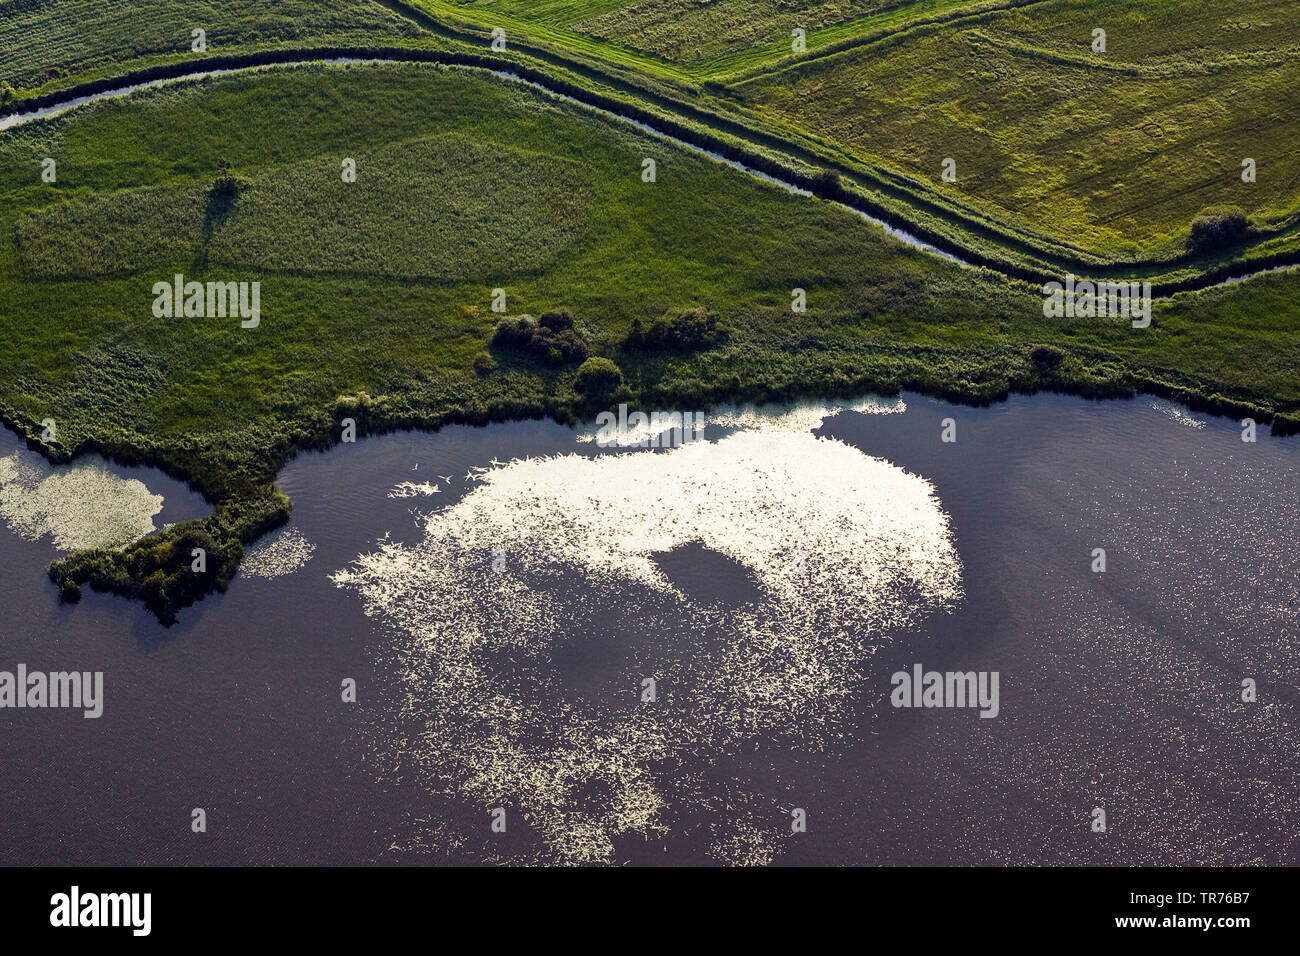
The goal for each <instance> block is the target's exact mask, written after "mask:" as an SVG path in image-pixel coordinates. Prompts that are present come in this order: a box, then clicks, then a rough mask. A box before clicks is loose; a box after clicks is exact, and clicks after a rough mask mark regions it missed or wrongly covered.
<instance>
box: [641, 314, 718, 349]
mask: <svg viewBox="0 0 1300 956" xmlns="http://www.w3.org/2000/svg"><path fill="white" fill-rule="evenodd" d="M726 337H727V329H726V327H725V326H724V325H723V324H722V323H721V322H719V321H718V317H717V316H716V315H714V314H713V313H712V312H710V311H708V310H707V309H699V308H696V309H690V310H688V311H686V312H683V313H682V314H681V315H678V316H673V317H672V318H668V317H664V318H662V319H655V321H654V322H653V323H651V325H650V327H649V328H644V327H643V326H642V325H641V321H640V320H639V319H633V320H632V330H631V331H630V332H629V333H628V335H627V338H626V339H625V340H624V343H623V344H624V345H625V346H626V347H627V348H630V349H645V350H651V349H664V350H671V351H677V352H685V351H688V350H691V349H698V348H704V347H706V346H710V345H716V344H718V343H719V342H721V341H722V340H723V339H725V338H726Z"/></svg>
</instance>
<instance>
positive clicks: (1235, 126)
mask: <svg viewBox="0 0 1300 956" xmlns="http://www.w3.org/2000/svg"><path fill="white" fill-rule="evenodd" d="M1216 11H1217V12H1216ZM1094 27H1101V28H1103V29H1106V30H1107V52H1106V53H1104V54H1101V53H1093V52H1092V50H1091V49H1090V46H1089V44H1090V43H1091V39H1092V29H1093V28H1094ZM737 91H738V94H739V95H740V96H741V97H742V98H743V100H744V101H745V103H746V104H747V105H749V106H750V107H751V108H753V109H756V110H759V111H761V112H771V113H775V114H776V115H779V116H780V117H781V118H783V119H784V120H785V121H787V122H789V123H791V124H792V125H795V126H798V127H801V128H804V129H806V130H808V131H810V132H812V133H814V134H816V135H818V136H820V137H822V138H824V139H826V140H828V141H831V142H833V143H836V144H839V145H842V146H844V147H846V148H848V149H850V150H851V151H852V152H853V153H854V154H855V155H857V156H860V157H862V158H867V159H870V160H872V161H876V162H879V163H882V164H884V165H885V166H887V167H889V168H892V169H895V170H899V171H901V172H903V173H905V174H907V175H910V176H913V177H915V178H917V179H920V180H924V181H926V182H928V183H929V184H930V185H931V186H932V187H933V188H935V189H938V190H941V191H944V192H946V193H951V194H953V195H956V196H959V197H962V198H965V199H968V200H970V201H971V202H973V203H975V204H977V205H980V206H985V207H992V208H994V209H995V210H996V211H997V212H998V213H999V214H1001V215H1004V216H1007V217H1010V218H1011V219H1013V220H1019V221H1021V222H1023V223H1025V224H1027V225H1028V226H1029V227H1031V228H1033V229H1036V230H1039V231H1041V232H1044V233H1046V234H1048V235H1052V236H1057V237H1063V238H1069V239H1070V240H1071V241H1073V242H1075V243H1078V244H1081V245H1083V246H1085V247H1087V248H1089V249H1093V250H1097V251H1102V252H1109V253H1116V254H1125V255H1143V254H1146V255H1169V254H1170V253H1171V252H1173V251H1177V250H1178V249H1179V248H1180V247H1181V244H1182V242H1183V240H1184V238H1185V235H1186V232H1187V229H1188V227H1189V226H1190V224H1191V222H1192V220H1193V218H1194V217H1195V216H1196V214H1197V213H1198V212H1199V211H1200V210H1201V209H1202V208H1204V207H1206V206H1211V205H1216V204H1223V203H1231V204H1235V205H1239V206H1241V207H1242V208H1244V209H1245V210H1246V211H1247V213H1249V214H1250V215H1252V216H1254V217H1256V219H1257V220H1258V221H1259V224H1260V225H1261V227H1264V228H1268V227H1270V226H1272V227H1276V225H1277V224H1278V223H1279V222H1282V221H1287V220H1288V217H1290V218H1289V221H1293V220H1294V218H1295V214H1296V212H1297V210H1300V166H1298V165H1297V164H1296V163H1295V161H1294V155H1295V144H1296V142H1297V141H1300V16H1296V15H1295V14H1294V12H1293V10H1290V11H1289V4H1287V3H1285V2H1284V0H1249V2H1245V3H1240V4H1234V5H1232V6H1231V7H1222V8H1212V7H1206V6H1205V5H1204V4H1201V3H1195V2H1191V0H1170V2H1167V3H1162V4H1160V5H1158V6H1155V7H1153V6H1149V5H1138V4H1133V3H1129V2H1117V0H1099V2H1090V3H1087V4H1084V3H1081V2H1079V0H1053V2H1047V3H1040V4H1034V5H1033V6H1030V7H1026V8H1024V9H1020V10H1013V11H1008V12H1003V13H998V14H996V15H991V16H989V17H988V18H987V19H984V20H983V21H981V22H978V23H975V24H971V25H964V26H954V27H950V28H945V29H941V30H921V31H917V32H915V33H913V34H909V35H906V36H903V37H899V38H897V39H894V40H892V41H889V42H882V43H879V44H873V45H869V46H865V47H862V48H859V49H855V50H852V51H849V52H846V53H842V54H838V55H835V56H831V57H826V58H823V59H818V60H814V61H812V62H810V63H808V64H807V65H805V66H799V67H794V68H791V69H788V70H784V71H780V72H776V73H773V74H770V75H767V76H761V77H758V78H756V79H753V80H750V81H747V82H744V83H741V84H739V85H738V87H737ZM949 157H950V158H952V159H954V160H955V161H956V170H957V178H956V181H955V182H953V183H944V182H943V181H942V179H941V171H942V163H943V161H944V159H945V158H949ZM1247 157H1249V158H1253V159H1254V160H1255V161H1256V163H1257V168H1258V174H1257V181H1256V182H1254V183H1244V182H1242V179H1241V173H1242V161H1243V159H1245V158H1247Z"/></svg>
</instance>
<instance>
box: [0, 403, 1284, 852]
mask: <svg viewBox="0 0 1300 956" xmlns="http://www.w3.org/2000/svg"><path fill="white" fill-rule="evenodd" d="M708 419H709V424H708V426H707V427H706V428H705V429H704V439H703V440H702V441H699V442H694V443H690V444H685V445H683V446H681V447H678V448H672V449H658V450H649V449H636V448H631V447H628V448H621V449H620V448H608V447H600V446H599V445H598V444H597V443H596V442H594V441H592V440H591V439H592V436H593V435H594V434H595V428H594V425H593V426H592V427H590V428H585V429H573V428H568V427H563V426H560V425H557V424H555V423H552V422H514V423H507V424H500V425H493V426H490V427H486V428H471V427H461V426H456V427H451V428H447V429H444V430H442V431H440V432H436V433H399V434H393V435H388V436H383V437H379V438H375V439H366V440H362V441H360V442H358V443H356V444H349V445H340V446H338V447H335V448H334V449H332V450H330V451H328V452H325V453H308V454H303V455H301V456H299V457H297V458H296V459H294V460H293V461H292V462H291V463H290V464H289V465H288V466H287V467H286V469H285V470H284V472H283V473H282V475H281V477H280V481H279V485H280V487H281V489H282V490H283V491H284V492H285V493H286V494H288V495H289V496H290V498H292V500H293V503H294V512H293V518H292V521H291V522H290V524H289V526H288V527H287V528H286V529H285V530H284V531H282V532H279V533H277V534H275V535H273V536H272V537H271V538H270V539H268V540H266V541H263V542H258V543H257V544H255V545H254V546H252V547H251V548H250V551H249V554H248V557H247V560H246V563H245V565H244V567H243V568H242V569H241V572H240V574H239V576H238V577H237V578H236V579H235V581H234V583H233V584H232V586H231V588H230V590H229V591H228V592H227V593H226V594H224V595H215V596H212V597H210V598H208V599H205V600H204V601H203V602H201V603H200V604H199V605H197V606H196V607H193V608H190V609H187V610H184V611H182V612H181V614H180V622H179V623H178V624H177V625H176V626H174V627H171V628H163V627H161V626H160V625H158V624H157V622H156V621H155V620H154V619H153V618H152V616H151V615H149V614H148V612H147V611H145V609H144V608H143V607H142V606H138V605H136V604H133V603H131V602H128V601H125V600H122V599H119V598H116V597H111V596H107V595H100V594H94V593H91V592H89V591H87V593H86V596H85V598H84V599H83V600H82V601H81V602H80V603H79V604H76V605H70V606H69V605H60V604H59V603H58V599H57V592H56V589H55V588H54V586H53V585H52V584H51V583H50V582H49V580H48V578H47V577H46V575H45V567H46V565H47V564H48V563H49V562H50V561H51V560H53V559H54V558H56V557H58V556H59V555H60V554H62V553H64V551H62V550H60V548H67V547H71V546H77V545H79V544H80V543H84V542H86V541H93V540H109V539H112V537H113V535H114V533H118V534H125V535H126V537H128V538H129V537H133V536H134V535H135V534H140V533H145V532H147V531H148V530H149V528H150V527H161V526H162V525H163V524H165V523H168V522H172V521H177V520H185V519H186V518H190V517H194V516H197V515H200V514H202V513H204V511H205V508H206V505H205V504H204V503H203V502H202V500H201V499H200V498H199V497H198V496H197V495H195V494H194V493H193V492H190V491H189V490H187V489H186V488H185V487H184V485H183V484H181V483H178V482H176V481H173V480H171V479H168V478H166V477H165V476H163V475H161V474H160V473H159V472H157V471H155V470H152V469H135V468H131V469H129V468H121V467H117V466H109V467H107V468H105V467H103V466H102V465H101V464H99V463H97V462H95V461H87V462H81V463H79V464H78V465H77V466H76V469H77V473H76V474H72V473H71V472H72V470H71V469H68V468H59V469H54V468H50V467H49V466H48V465H45V464H44V463H43V462H42V461H41V460H40V459H39V458H38V457H37V456H35V455H34V454H32V453H30V452H27V451H26V450H25V449H23V448H22V443H21V442H20V441H19V440H18V439H17V438H16V437H15V436H13V435H11V434H9V433H5V434H3V435H2V436H0V560H2V561H3V563H4V567H5V568H6V571H7V573H6V574H5V575H4V576H3V578H0V601H3V604H4V607H5V608H6V610H7V614H6V626H5V627H4V628H3V629H0V670H13V669H14V668H15V667H16V666H17V665H18V664H19V663H24V664H26V665H27V667H28V668H29V669H33V670H45V671H57V670H69V669H77V670H82V671H103V672H104V697H105V701H104V713H103V716H102V717H100V718H99V719H94V720H88V719H84V718H83V717H82V715H81V712H80V711H73V710H26V709H24V710H0V727H2V730H0V733H3V739H4V748H3V751H2V752H0V778H2V779H3V780H4V786H5V790H6V793H5V813H4V814H3V815H0V852H3V858H4V859H5V861H6V862H9V863H20V864H35V863H66V864H200V865H202V864H226V865H240V864H340V863H397V864H429V863H446V862H459V863H480V862H482V863H491V862H532V861H546V862H550V861H560V862H579V863H583V862H616V863H634V864H648V865H654V864H678V863H769V862H770V863H777V864H838V863H872V864H875V863H880V864H1003V863H1041V864H1060V863H1081V864H1121V863H1122V864H1179V863H1202V864H1255V863H1266V864H1291V865H1295V864H1297V863H1300V833H1298V831H1297V825H1296V821H1297V820H1300V779H1297V777H1298V774H1300V770H1298V769H1297V768H1300V759H1298V757H1300V733H1297V716H1298V714H1300V711H1298V707H1300V691H1298V688H1300V646H1298V641H1297V634H1298V632H1300V505H1298V504H1297V500H1298V499H1297V490H1298V489H1300V483H1297V480H1296V478H1295V475H1296V466H1297V465H1298V464H1300V440H1297V439H1282V440H1280V439H1274V438H1270V437H1269V436H1268V435H1267V430H1266V429H1262V430H1261V434H1260V437H1259V440H1258V441H1257V442H1255V443H1247V442H1243V441H1242V440H1241V428H1240V425H1239V423H1237V422H1235V421H1230V420H1226V419H1220V418H1210V417H1206V416H1201V415H1199V414H1195V413H1191V412H1188V411H1186V410H1185V409H1183V408H1181V407H1180V406H1176V405H1173V404H1170V403H1167V402H1163V401H1160V400H1157V399H1153V398H1150V397H1139V398H1137V399H1135V400H1132V401H1125V402H1120V401H1114V402H1106V403H1096V402H1088V401H1084V400H1081V399H1077V398H1072V397H1065V396H1053V395H1039V396H1033V397H1024V396H1017V397H1013V398H1012V399H1011V400H1010V401H1007V402H1005V403H1001V404H997V405H994V406H992V407H990V408H968V407H961V406H953V405H949V404H946V403H943V402H939V401H936V400H932V399H929V398H926V397H923V396H920V395H915V394H910V393H906V394H904V395H903V396H901V398H898V399H892V398H889V399H886V398H880V399H864V400H863V401H859V402H846V403H843V405H842V406H840V405H835V406H830V405H823V404H811V405H802V406H797V407H785V408H780V409H721V410H716V411H715V412H712V413H710V414H709V416H708ZM945 419H951V423H950V428H949V429H948V430H949V433H950V435H955V438H956V440H955V441H951V442H945V441H943V440H941V438H942V435H943V433H944V430H945ZM435 489H436V490H435ZM159 496H161V501H159V500H158V498H159ZM88 503H91V504H92V505H93V506H91V507H88ZM128 531H129V532H130V533H129V534H128V533H127V532H128ZM1098 549H1101V550H1104V552H1105V570H1104V571H1101V570H1094V569H1095V568H1097V567H1098V565H1097V562H1098V553H1097V552H1098ZM918 664H919V665H922V668H923V669H924V670H925V671H931V670H934V671H939V672H944V673H946V672H961V673H966V672H976V673H981V674H986V675H987V674H992V673H996V674H997V675H998V684H997V686H998V691H999V694H998V696H999V700H998V707H997V714H996V716H995V717H991V718H984V717H981V716H980V712H979V710H978V709H977V708H973V707H933V708H925V707H917V708H901V707H896V706H894V705H893V702H892V701H891V692H892V691H893V690H894V686H895V685H894V683H893V682H892V680H891V678H892V675H894V674H896V673H900V672H903V673H907V674H910V673H911V672H912V671H913V669H914V667H915V666H916V665H918ZM345 681H353V682H355V687H356V702H355V703H351V702H346V701H344V699H343V696H344V695H343V692H342V687H343V684H344V682H345ZM1243 681H1251V682H1253V686H1254V688H1255V693H1256V694H1257V699H1255V700H1251V701H1243V699H1242V696H1243ZM194 808H202V809H203V810H204V811H205V814H206V820H207V828H206V832H201V833H196V832H193V830H192V828H191V814H192V811H193V809H194ZM1098 809H1100V810H1102V811H1104V814H1105V823H1106V829H1105V831H1104V832H1098V831H1096V830H1095V829H1094V820H1095V819H1096V818H1097V816H1096V811H1097V810H1098ZM503 825H504V826H503ZM796 831H797V832H796Z"/></svg>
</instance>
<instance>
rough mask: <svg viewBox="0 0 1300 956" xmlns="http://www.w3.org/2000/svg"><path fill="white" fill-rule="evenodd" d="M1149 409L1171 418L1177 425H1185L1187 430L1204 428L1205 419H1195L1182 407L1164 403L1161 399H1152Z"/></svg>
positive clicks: (1167, 402)
mask: <svg viewBox="0 0 1300 956" xmlns="http://www.w3.org/2000/svg"><path fill="white" fill-rule="evenodd" d="M1151 407H1152V408H1154V409H1155V410H1156V411H1158V412H1159V413H1160V414H1162V415H1164V416H1165V417H1166V418H1171V419H1173V420H1174V421H1176V422H1177V423H1178V424H1180V425H1186V426H1187V427H1188V428H1204V427H1205V419H1203V418H1197V417H1196V416H1195V415H1192V414H1191V413H1190V412H1188V411H1187V409H1185V408H1183V406H1181V405H1178V404H1176V403H1174V402H1169V401H1166V400H1165V399H1163V398H1156V399H1152V401H1151Z"/></svg>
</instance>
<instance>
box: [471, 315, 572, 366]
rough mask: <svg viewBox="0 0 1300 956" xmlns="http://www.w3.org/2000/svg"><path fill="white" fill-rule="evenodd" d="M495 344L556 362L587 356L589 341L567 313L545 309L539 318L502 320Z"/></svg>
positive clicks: (494, 334) (494, 338)
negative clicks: (585, 339)
mask: <svg viewBox="0 0 1300 956" xmlns="http://www.w3.org/2000/svg"><path fill="white" fill-rule="evenodd" d="M492 344H493V345H495V346H498V347H503V348H512V349H516V350H518V351H521V352H527V353H528V354H530V355H535V356H537V357H538V358H541V359H544V360H546V361H548V362H550V363H551V364H553V365H559V364H562V363H566V362H581V361H582V360H583V359H585V358H586V357H587V343H586V342H584V341H583V340H582V337H581V336H580V335H579V334H578V332H577V330H576V329H574V327H573V317H572V316H570V315H569V313H567V312H545V313H543V314H542V317H541V318H540V319H535V318H533V317H532V316H531V315H518V316H514V317H513V318H505V319H502V320H501V321H500V322H498V323H497V327H496V329H495V330H494V331H493V333H492Z"/></svg>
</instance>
